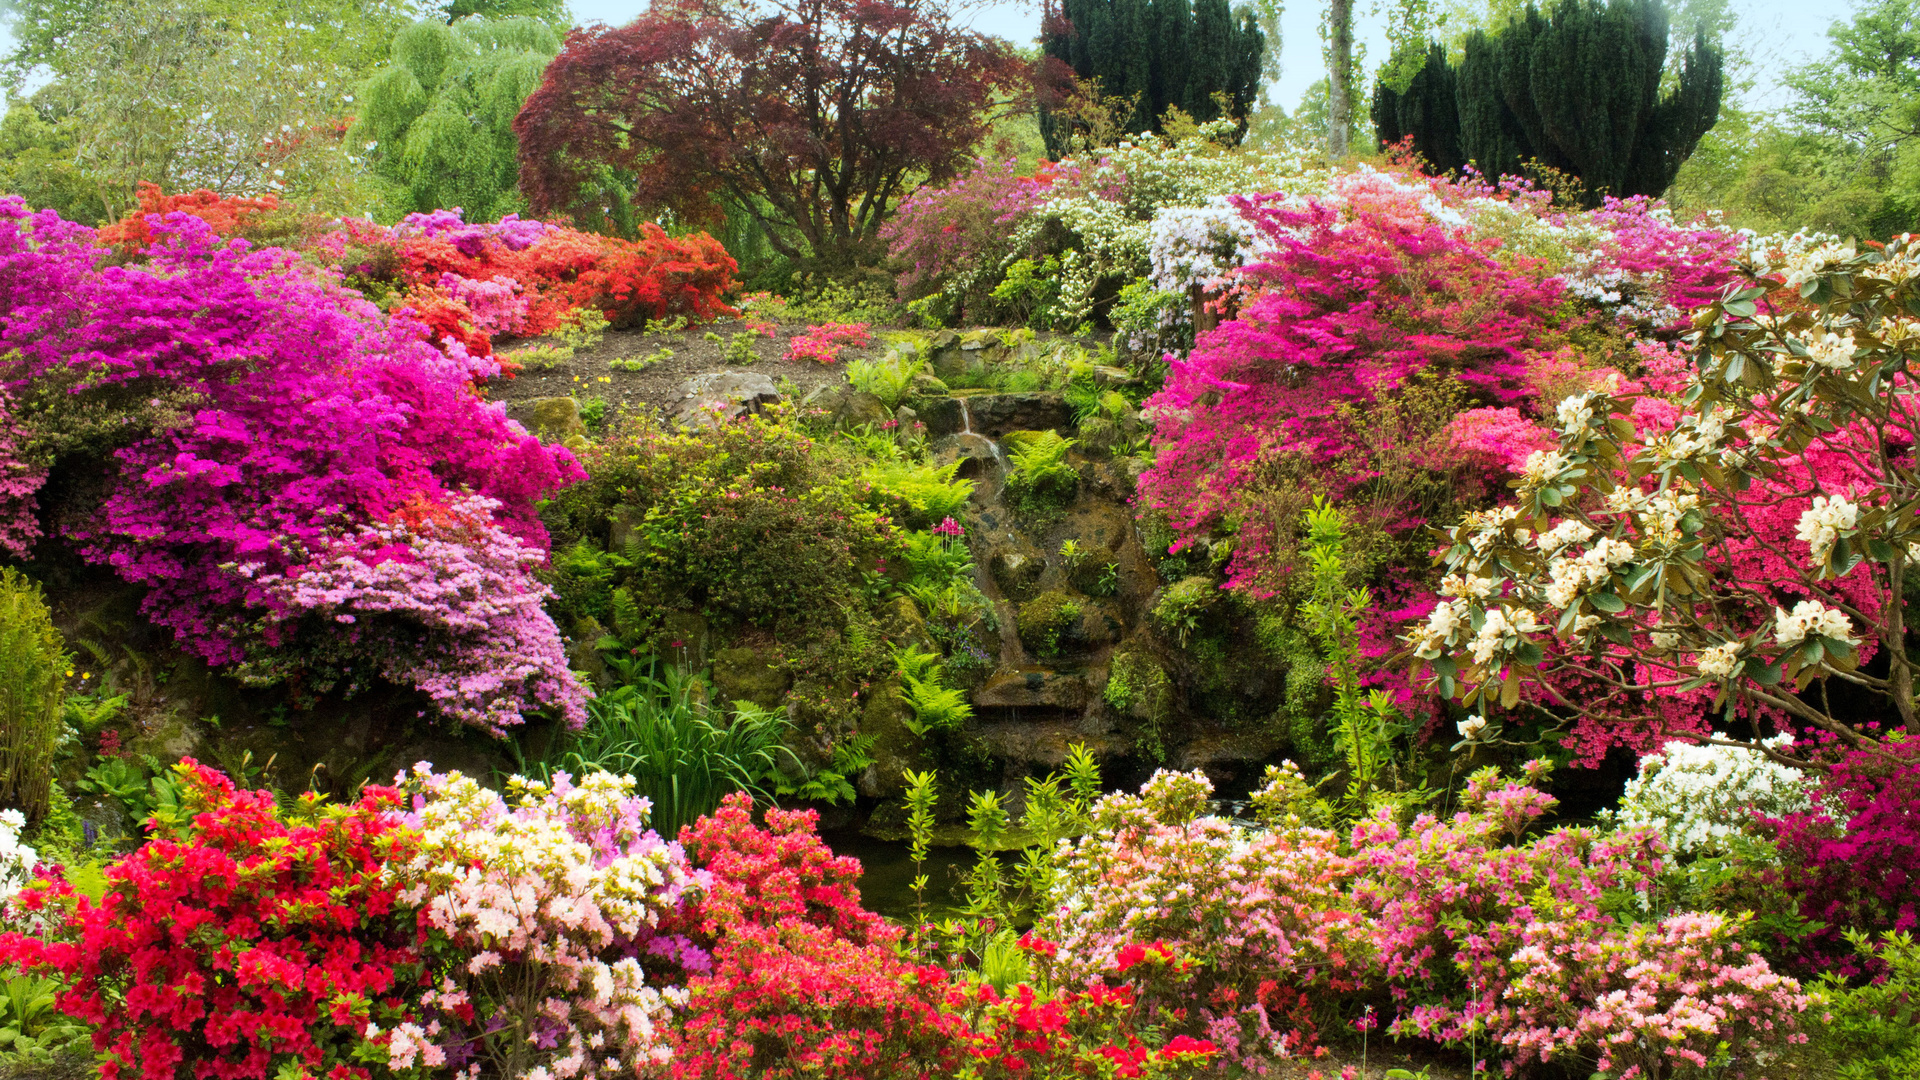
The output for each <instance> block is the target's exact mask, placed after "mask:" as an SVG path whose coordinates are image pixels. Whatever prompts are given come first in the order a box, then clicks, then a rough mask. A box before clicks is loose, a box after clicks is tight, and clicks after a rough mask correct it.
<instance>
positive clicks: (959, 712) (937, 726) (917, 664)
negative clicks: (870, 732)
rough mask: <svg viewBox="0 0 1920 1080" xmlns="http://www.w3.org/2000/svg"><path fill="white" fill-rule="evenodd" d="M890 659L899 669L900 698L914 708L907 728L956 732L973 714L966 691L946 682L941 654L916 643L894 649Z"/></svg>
mask: <svg viewBox="0 0 1920 1080" xmlns="http://www.w3.org/2000/svg"><path fill="white" fill-rule="evenodd" d="M893 662H894V664H895V666H896V667H897V668H898V670H899V672H900V698H901V700H902V701H904V702H906V704H907V708H909V709H912V710H913V719H911V720H907V721H905V724H906V726H907V730H909V731H911V732H913V733H914V734H915V735H921V736H924V735H926V734H927V733H928V732H933V731H958V730H960V728H961V727H962V726H964V725H965V724H966V722H967V719H968V718H969V717H971V716H972V715H973V706H972V705H971V704H969V703H968V702H967V695H966V692H965V691H963V690H957V689H954V688H952V687H950V686H947V685H946V684H945V679H946V672H945V671H944V670H943V666H942V664H941V662H940V654H939V653H935V652H928V651H926V650H924V649H921V648H918V647H917V646H912V645H909V646H907V647H906V648H905V649H895V650H894V652H893Z"/></svg>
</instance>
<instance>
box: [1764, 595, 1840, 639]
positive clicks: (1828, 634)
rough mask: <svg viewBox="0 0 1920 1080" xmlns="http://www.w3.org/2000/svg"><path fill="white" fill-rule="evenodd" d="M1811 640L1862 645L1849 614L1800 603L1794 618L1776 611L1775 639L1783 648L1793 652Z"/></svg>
mask: <svg viewBox="0 0 1920 1080" xmlns="http://www.w3.org/2000/svg"><path fill="white" fill-rule="evenodd" d="M1809 637H1824V638H1833V639H1834V640H1836V641H1844V642H1846V643H1847V644H1848V645H1858V644H1860V639H1859V638H1857V637H1854V636H1853V623H1852V622H1851V621H1850V620H1848V618H1847V616H1846V613H1845V612H1843V611H1835V610H1834V609H1833V608H1830V607H1828V606H1827V605H1825V604H1823V603H1821V602H1820V601H1818V600H1802V601H1800V602H1799V603H1798V604H1795V605H1794V606H1793V612H1792V614H1788V613H1787V612H1785V611H1782V610H1780V609H1779V608H1774V609H1773V638H1774V640H1775V641H1777V642H1779V643H1780V645H1781V646H1782V647H1783V648H1792V647H1793V646H1795V645H1798V644H1800V643H1801V642H1803V641H1805V640H1806V639H1807V638H1809Z"/></svg>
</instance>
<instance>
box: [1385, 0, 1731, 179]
mask: <svg viewBox="0 0 1920 1080" xmlns="http://www.w3.org/2000/svg"><path fill="white" fill-rule="evenodd" d="M1667 37H1668V23H1667V12H1666V9H1665V7H1664V6H1663V5H1662V3H1661V0H1607V2H1605V3H1602V2H1601V0H1561V2H1560V4H1559V5H1558V6H1557V7H1555V8H1554V9H1553V12H1552V14H1551V15H1550V16H1543V15H1542V14H1541V13H1540V12H1539V10H1538V9H1536V8H1534V7H1531V6H1529V7H1528V8H1527V10H1526V12H1525V13H1524V14H1522V15H1520V16H1519V17H1517V18H1515V19H1514V20H1513V21H1511V22H1509V23H1508V24H1507V25H1506V26H1505V27H1503V28H1501V29H1500V31H1499V32H1498V33H1496V34H1489V33H1487V32H1485V31H1475V32H1474V33H1472V34H1470V35H1468V36H1467V38H1466V40H1465V43H1464V47H1463V49H1462V56H1461V60H1460V64H1459V66H1458V67H1454V66H1452V65H1451V64H1449V62H1448V59H1447V56H1446V54H1445V52H1444V50H1441V49H1440V48H1439V46H1437V45H1436V46H1434V47H1433V48H1432V49H1430V50H1429V52H1428V56H1427V63H1426V65H1425V67H1423V68H1422V69H1421V72H1420V74H1419V75H1417V76H1415V78H1414V80H1413V82H1412V83H1410V84H1409V85H1408V87H1407V89H1406V91H1405V92H1404V93H1398V94H1396V93H1394V91H1393V90H1392V88H1391V87H1387V86H1381V87H1379V88H1378V89H1376V91H1375V95H1374V125H1375V127H1376V129H1377V130H1378V133H1379V135H1380V138H1381V139H1382V141H1387V142H1392V141H1397V140H1399V139H1400V138H1404V137H1405V136H1407V135H1412V136H1413V137H1414V148H1415V149H1416V150H1418V151H1419V152H1420V154H1421V155H1422V156H1423V157H1425V158H1426V159H1427V161H1428V162H1430V163H1431V164H1432V165H1434V166H1435V167H1436V168H1438V169H1441V170H1448V169H1450V168H1453V167H1458V165H1459V164H1463V163H1468V162H1471V163H1472V164H1473V165H1474V166H1475V167H1476V168H1477V169H1479V170H1480V171H1481V172H1482V173H1483V174H1485V175H1487V176H1489V177H1499V176H1512V175H1518V174H1520V173H1522V172H1523V171H1525V170H1526V169H1527V168H1528V167H1529V166H1534V165H1538V166H1546V167H1548V168H1551V169H1555V170H1558V171H1560V172H1563V173H1566V174H1568V175H1569V176H1570V177H1572V178H1575V179H1577V180H1578V181H1579V182H1580V183H1581V185H1582V186H1583V187H1584V188H1585V190H1586V193H1587V197H1588V199H1589V201H1596V202H1597V201H1598V199H1599V198H1601V197H1602V196H1606V195H1613V196H1618V197H1623V198H1624V197H1626V196H1630V195H1659V194H1660V193H1662V192H1664V191H1665V190H1666V189H1667V187H1668V186H1669V185H1670V184H1672V183H1673V178H1674V175H1675V174H1676V173H1677V172H1678V171H1679V169H1680V164H1681V163H1682V162H1684V161H1685V160H1686V159H1687V157H1688V156H1689V155H1691V154H1692V153H1693V151H1694V148H1695V147H1696V146H1698V145H1699V142H1700V137H1701V136H1702V135H1704V134H1706V132H1707V129H1709V128H1711V127H1712V126H1713V123H1714V121H1715V120H1716V119H1717V118H1718V116H1719V113H1720V99H1721V96H1722V94H1723V93H1724V91H1725V80H1724V75H1723V55H1722V52H1721V50H1720V49H1719V48H1718V47H1716V46H1714V45H1712V44H1710V43H1709V42H1707V40H1706V39H1705V38H1704V37H1699V36H1696V38H1695V39H1694V41H1693V43H1692V45H1691V46H1690V47H1689V48H1688V49H1687V51H1686V53H1685V54H1683V55H1682V57H1681V58H1680V62H1679V64H1678V71H1677V73H1676V76H1677V77H1676V78H1675V79H1674V80H1673V84H1672V85H1671V87H1670V88H1669V89H1668V90H1667V91H1666V93H1664V94H1663V93H1662V92H1661V81H1662V75H1663V73H1664V72H1665V70H1666V62H1667ZM1448 114H1451V120H1449V119H1448V118H1447V116H1448ZM1449 163H1452V164H1451V165H1450V164H1449Z"/></svg>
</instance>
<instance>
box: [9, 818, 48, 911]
mask: <svg viewBox="0 0 1920 1080" xmlns="http://www.w3.org/2000/svg"><path fill="white" fill-rule="evenodd" d="M26 827H27V817H26V815H25V814H22V813H21V812H20V811H18V810H0V922H4V921H5V912H6V905H7V901H9V900H11V899H13V896H14V894H15V893H17V892H19V891H20V890H21V889H23V888H25V887H26V886H27V884H28V883H30V882H31V881H32V880H33V868H34V866H35V865H37V864H38V863H39V862H40V856H39V854H38V853H37V852H35V851H34V850H33V849H32V848H31V847H28V846H27V845H26V844H23V843H21V842H20V832H21V830H23V829H25V828H26Z"/></svg>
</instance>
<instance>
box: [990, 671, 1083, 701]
mask: <svg viewBox="0 0 1920 1080" xmlns="http://www.w3.org/2000/svg"><path fill="white" fill-rule="evenodd" d="M1087 697H1088V695H1087V683H1086V680H1085V679H1082V678H1080V677H1079V676H1077V675H1062V674H1060V673H1059V672H1057V671H1045V670H1034V671H1013V672H1007V673H1005V674H1001V675H995V676H994V677H992V678H990V679H988V680H987V682H986V685H984V686H982V687H981V688H980V689H978V690H975V691H974V692H973V703H974V704H975V705H977V706H979V707H980V708H983V709H1067V710H1076V709H1084V708H1086V707H1087Z"/></svg>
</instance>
